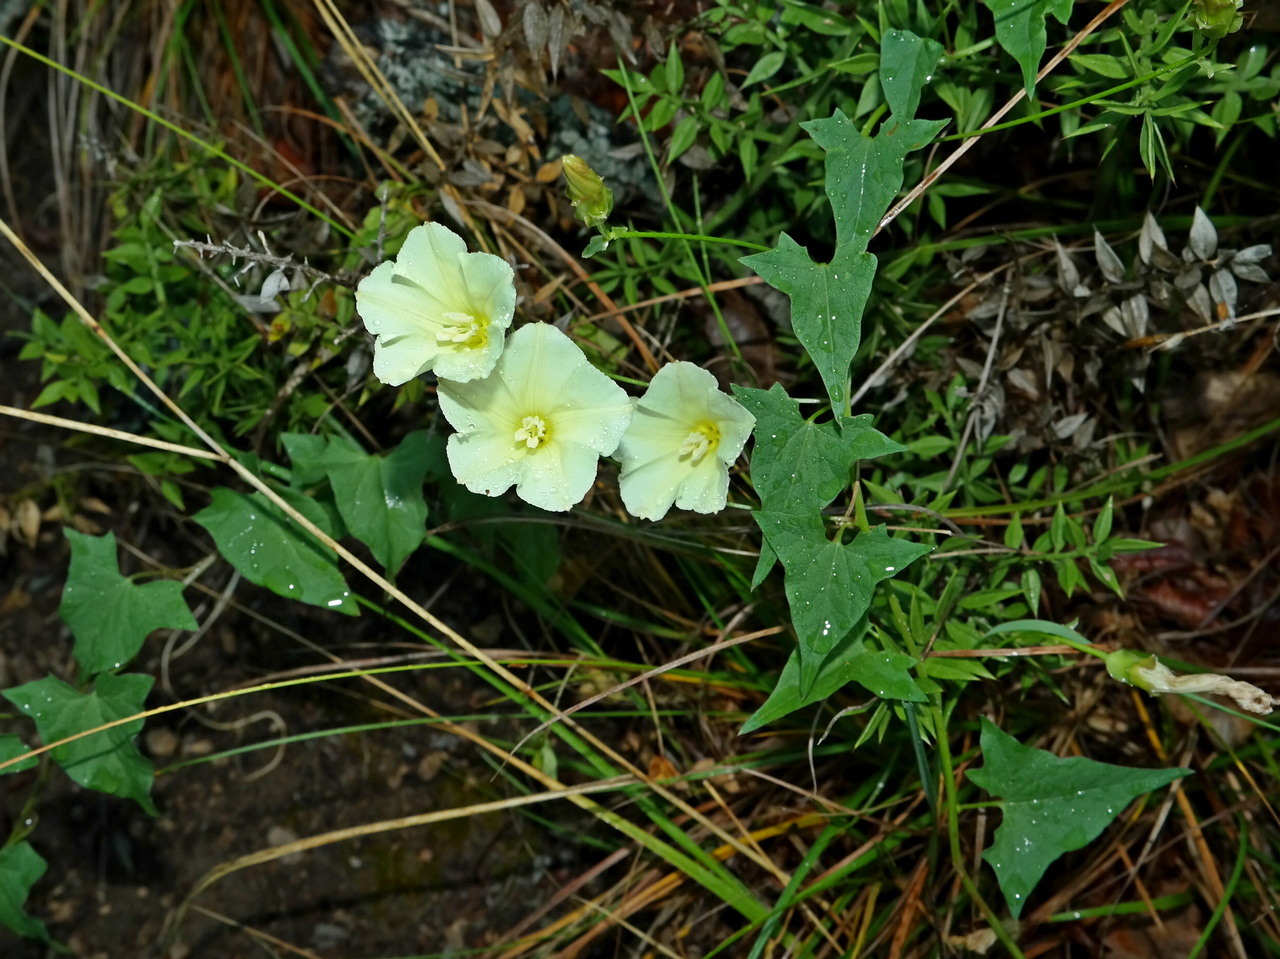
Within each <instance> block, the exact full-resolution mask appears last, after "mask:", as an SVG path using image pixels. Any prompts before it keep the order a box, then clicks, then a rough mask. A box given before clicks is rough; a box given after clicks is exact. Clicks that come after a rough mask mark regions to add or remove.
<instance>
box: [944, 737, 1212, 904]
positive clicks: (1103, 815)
mask: <svg viewBox="0 0 1280 959" xmlns="http://www.w3.org/2000/svg"><path fill="white" fill-rule="evenodd" d="M982 755H983V759H984V764H983V765H982V766H981V767H979V768H977V769H971V770H969V774H968V775H969V778H970V779H971V780H973V782H975V783H976V784H977V785H979V786H981V787H982V788H983V789H985V790H986V791H987V792H989V793H991V794H992V795H993V796H998V797H1000V803H999V805H1000V808H1001V810H1002V811H1003V813H1004V819H1003V821H1002V822H1001V823H1000V827H999V828H998V829H997V830H996V833H995V837H994V840H993V842H992V844H991V846H990V847H989V848H988V849H987V850H986V851H985V852H984V853H983V854H982V858H983V859H985V860H986V861H987V862H988V863H990V864H991V868H992V869H994V870H995V873H996V878H997V879H998V880H999V882H1000V888H1001V890H1002V891H1003V892H1004V895H1005V899H1006V900H1007V901H1008V903H1009V910H1010V911H1011V912H1012V913H1013V915H1014V916H1018V915H1020V914H1021V912H1022V909H1023V907H1024V906H1025V905H1026V900H1027V896H1028V895H1030V893H1031V891H1032V890H1033V889H1034V888H1035V886H1036V883H1037V882H1039V881H1040V877H1041V876H1043V875H1044V872H1045V870H1046V869H1048V868H1049V865H1050V864H1051V863H1052V862H1053V861H1054V860H1055V859H1057V858H1058V857H1059V856H1061V855H1062V854H1063V853H1066V852H1070V851H1072V850H1073V849H1080V848H1082V847H1084V846H1086V845H1088V844H1089V843H1090V842H1092V841H1093V840H1094V839H1095V838H1097V836H1098V835H1099V834H1100V833H1101V832H1102V830H1103V829H1105V828H1106V827H1107V826H1108V825H1109V824H1110V823H1111V822H1112V821H1113V820H1115V818H1116V817H1117V816H1119V815H1120V814H1121V813H1122V812H1124V808H1125V806H1127V805H1128V804H1129V803H1130V802H1131V801H1132V800H1133V799H1135V798H1136V797H1138V796H1141V795H1142V794H1143V793H1147V792H1150V791H1151V790H1153V789H1159V788H1160V787H1161V786H1165V785H1168V784H1169V783H1171V782H1173V781H1174V780H1175V779H1180V778H1182V777H1183V776H1187V775H1190V774H1191V770H1190V769H1126V768H1124V767H1123V766H1112V765H1109V764H1107V763H1100V762H1095V761H1094V760H1092V759H1085V758H1083V757H1080V756H1072V757H1069V758H1066V759H1061V758H1059V757H1057V756H1055V755H1053V753H1049V752H1045V751H1044V750H1042V749H1033V748H1031V747H1030V746H1023V745H1021V744H1019V743H1018V741H1017V740H1016V739H1014V738H1013V737H1012V736H1009V735H1007V734H1006V733H1003V732H1001V731H1000V729H999V728H997V727H996V726H995V725H994V724H993V723H991V721H990V720H988V719H985V718H984V719H983V720H982Z"/></svg>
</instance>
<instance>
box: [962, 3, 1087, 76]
mask: <svg viewBox="0 0 1280 959" xmlns="http://www.w3.org/2000/svg"><path fill="white" fill-rule="evenodd" d="M982 2H983V3H984V4H985V5H986V7H987V9H988V10H990V11H991V13H992V14H993V15H994V16H995V18H996V42H997V43H999V44H1000V46H1001V47H1003V48H1004V51H1005V52H1006V53H1008V54H1009V55H1010V56H1011V57H1013V58H1014V59H1015V60H1017V61H1018V65H1019V66H1021V67H1022V82H1023V85H1024V86H1025V87H1026V89H1027V96H1028V97H1030V96H1032V95H1033V94H1034V93H1035V90H1036V73H1037V72H1038V71H1039V69H1040V60H1041V58H1042V57H1043V56H1044V48H1045V46H1046V44H1047V37H1046V34H1045V27H1044V22H1045V18H1046V17H1048V15H1049V14H1053V15H1054V17H1056V18H1057V20H1058V22H1059V23H1062V24H1065V23H1066V22H1067V19H1068V18H1069V17H1070V16H1071V7H1072V4H1073V2H1074V0H982Z"/></svg>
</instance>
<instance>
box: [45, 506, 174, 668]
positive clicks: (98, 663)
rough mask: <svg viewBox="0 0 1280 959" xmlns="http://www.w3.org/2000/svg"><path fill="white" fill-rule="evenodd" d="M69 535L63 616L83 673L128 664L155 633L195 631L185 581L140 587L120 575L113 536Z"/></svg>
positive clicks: (70, 533) (162, 582) (69, 532)
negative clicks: (186, 597) (158, 631)
mask: <svg viewBox="0 0 1280 959" xmlns="http://www.w3.org/2000/svg"><path fill="white" fill-rule="evenodd" d="M66 534H67V541H68V542H69V543H70V544H71V570H70V572H69V573H68V574H67V585H66V586H65V587H64V589H63V591H62V605H61V606H60V607H59V609H58V615H60V616H61V617H62V620H63V622H65V623H66V624H67V625H68V626H69V627H71V635H73V636H74V637H75V657H76V662H78V663H79V664H80V669H81V671H82V673H83V675H85V676H94V675H97V674H98V673H104V672H106V671H108V670H111V669H119V668H120V667H122V666H124V665H125V664H126V663H128V662H129V661H130V660H132V659H133V657H134V656H136V655H137V654H138V650H139V649H141V648H142V644H143V642H144V641H145V640H146V638H147V636H149V635H150V634H151V633H152V632H153V631H154V630H157V629H195V628H196V620H195V617H194V616H192V615H191V610H190V609H188V608H187V604H186V601H185V600H184V599H183V598H182V584H181V583H176V582H173V581H171V580H163V581H160V582H154V583H146V584H143V585H139V584H137V583H134V582H132V581H131V580H129V579H127V578H126V577H124V576H121V575H120V570H119V568H118V567H117V565H116V538H115V535H114V534H112V533H107V534H106V535H105V536H86V535H84V534H82V533H77V532H76V531H75V530H71V529H68V530H66Z"/></svg>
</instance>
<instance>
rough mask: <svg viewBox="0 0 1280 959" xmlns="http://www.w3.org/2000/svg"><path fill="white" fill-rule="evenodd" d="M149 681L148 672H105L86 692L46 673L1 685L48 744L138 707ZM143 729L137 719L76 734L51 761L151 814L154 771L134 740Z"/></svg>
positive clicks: (78, 779) (81, 780) (88, 785)
mask: <svg viewBox="0 0 1280 959" xmlns="http://www.w3.org/2000/svg"><path fill="white" fill-rule="evenodd" d="M153 682H154V680H153V679H152V678H151V677H150V676H140V675H136V674H125V675H120V676H118V675H116V674H114V673H103V674H102V675H101V676H98V677H97V679H96V680H95V682H94V688H93V691H92V692H87V693H86V692H80V691H78V690H76V689H73V688H72V687H70V686H68V685H67V684H66V683H64V682H63V681H62V680H60V679H58V678H57V677H55V676H47V677H45V678H44V679H37V680H35V681H34V682H30V683H27V684H25V685H23V686H14V687H12V688H10V689H6V690H3V695H4V697H5V698H6V699H7V700H9V702H11V703H13V704H14V705H15V706H17V707H18V708H19V709H21V710H22V711H23V712H24V713H25V714H26V715H28V716H30V717H31V719H32V720H34V721H35V724H36V729H37V730H39V732H40V736H41V738H42V739H43V740H44V741H45V742H46V743H52V742H56V741H58V740H60V739H65V738H67V737H69V736H79V735H80V734H82V733H84V732H85V731H86V730H90V729H96V728H97V727H98V726H101V725H104V724H105V723H111V722H115V721H116V720H118V719H124V718H126V717H128V716H133V715H135V714H137V713H140V712H142V711H143V709H144V708H145V707H144V706H143V703H144V702H145V700H146V698H147V693H149V692H150V691H151V685H152V683H153ZM141 731H142V719H141V718H139V719H136V720H134V721H132V722H128V723H123V724H121V725H119V726H114V727H112V728H111V729H108V730H104V731H102V732H96V733H92V734H90V735H88V736H80V738H78V739H74V740H72V741H71V742H69V743H66V744H64V745H62V746H59V747H57V748H56V749H54V750H52V751H51V752H52V755H53V760H54V762H56V763H57V764H58V765H59V766H61V767H62V768H63V770H64V771H65V772H66V774H67V775H68V776H70V777H71V778H72V779H74V780H75V781H76V782H78V783H79V784H80V785H81V786H84V787H86V788H88V789H96V790H98V791H99V792H104V793H110V794H111V795H113V796H122V797H124V798H126V799H132V800H134V801H135V802H136V803H137V804H138V805H139V806H141V807H142V808H143V809H145V810H146V811H147V812H149V813H150V814H151V815H153V816H155V815H158V813H157V811H156V807H155V804H154V803H153V802H152V801H151V781H152V780H153V779H154V778H155V771H154V768H153V767H152V765H151V760H149V759H147V758H146V757H145V756H143V755H142V753H140V752H138V747H137V746H135V745H134V743H133V739H134V737H135V736H137V734H138V733H139V732H141Z"/></svg>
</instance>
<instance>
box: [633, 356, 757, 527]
mask: <svg viewBox="0 0 1280 959" xmlns="http://www.w3.org/2000/svg"><path fill="white" fill-rule="evenodd" d="M755 423H756V418H755V417H754V416H752V415H751V414H750V413H748V412H747V411H746V410H745V409H743V407H742V405H741V404H740V403H738V401H737V400H735V399H734V398H733V397H732V396H728V395H726V394H725V393H722V392H720V389H719V387H718V386H716V378H715V377H714V376H712V375H711V374H710V373H708V372H707V371H706V370H704V369H702V368H701V367H698V366H695V365H694V364H692V363H685V362H678V363H669V364H667V365H666V366H664V367H663V368H662V369H660V370H658V372H657V373H656V374H654V377H653V381H652V382H651V383H650V384H649V391H648V392H647V393H645V395H644V398H643V399H641V400H640V402H639V404H638V405H637V406H636V414H635V416H634V417H632V420H631V426H630V427H629V428H628V429H627V432H626V435H625V436H623V437H622V444H621V445H620V446H619V447H618V459H620V460H621V461H622V473H621V475H620V476H619V478H618V485H619V486H620V487H621V490H622V502H623V504H624V505H625V506H626V507H627V511H628V512H629V513H631V514H632V515H633V516H639V517H640V518H641V519H654V520H657V519H662V517H664V516H666V515H667V510H669V509H671V506H672V504H673V503H674V504H675V505H676V506H678V507H679V508H680V509H691V510H695V511H697V512H699V513H714V512H716V511H717V510H722V509H724V504H725V501H726V499H727V498H728V495H729V467H730V466H732V465H733V461H734V460H736V459H737V458H738V454H739V453H741V452H742V447H743V446H745V445H746V442H747V437H748V436H750V435H751V430H752V428H753V427H754V426H755Z"/></svg>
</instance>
